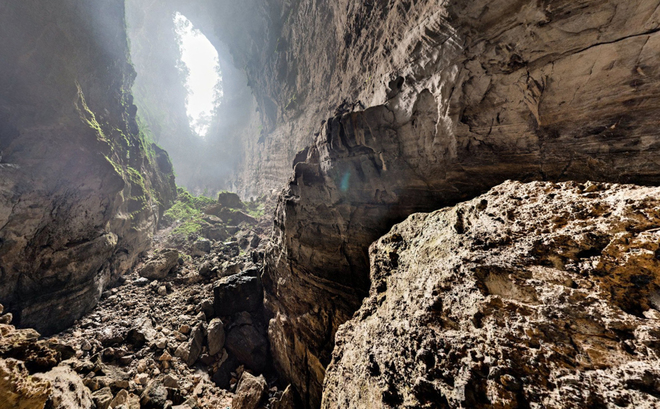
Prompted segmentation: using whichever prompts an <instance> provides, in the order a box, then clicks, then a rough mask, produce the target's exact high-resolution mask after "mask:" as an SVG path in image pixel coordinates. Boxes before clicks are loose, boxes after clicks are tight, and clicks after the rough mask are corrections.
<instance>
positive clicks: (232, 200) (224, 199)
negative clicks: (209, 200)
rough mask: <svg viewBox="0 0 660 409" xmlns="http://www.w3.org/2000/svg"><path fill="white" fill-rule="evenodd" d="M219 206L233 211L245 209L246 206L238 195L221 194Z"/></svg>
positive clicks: (219, 195) (219, 194)
mask: <svg viewBox="0 0 660 409" xmlns="http://www.w3.org/2000/svg"><path fill="white" fill-rule="evenodd" d="M218 204H219V205H221V206H224V207H229V208H231V209H245V204H243V202H242V201H241V198H240V197H239V196H238V195H237V194H236V193H231V192H220V193H218Z"/></svg>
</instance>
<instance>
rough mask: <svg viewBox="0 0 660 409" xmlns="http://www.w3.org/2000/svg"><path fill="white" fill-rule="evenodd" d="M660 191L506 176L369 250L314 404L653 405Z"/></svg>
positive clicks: (659, 372) (658, 340)
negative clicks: (365, 288)
mask: <svg viewBox="0 0 660 409" xmlns="http://www.w3.org/2000/svg"><path fill="white" fill-rule="evenodd" d="M659 194H660V189H658V188H642V187H636V186H630V185H610V184H591V183H586V184H577V183H574V182H569V183H560V184H555V183H540V182H534V183H529V184H521V183H518V182H507V183H504V184H503V185H500V186H497V187H496V188H494V189H492V190H491V191H490V192H489V193H487V194H485V195H483V196H481V197H478V198H476V199H474V200H472V201H470V202H465V203H462V204H459V205H457V206H455V207H453V208H446V209H443V210H439V211H436V212H434V213H430V214H421V213H420V214H414V215H412V216H410V217H409V218H408V219H407V220H406V221H405V222H403V223H401V224H398V225H396V226H395V227H394V228H392V230H391V231H390V232H389V233H388V234H387V235H385V236H383V237H382V238H380V239H379V240H378V241H377V242H376V243H374V244H373V245H372V246H371V248H370V258H371V281H372V285H371V289H370V294H369V297H368V298H367V299H366V300H365V302H364V304H363V306H362V307H361V308H360V310H359V311H358V312H357V314H356V315H355V317H354V318H353V319H352V320H350V321H349V322H348V323H346V324H345V325H343V326H342V327H341V328H340V330H339V331H338V333H337V347H336V349H335V351H334V353H333V361H332V364H331V365H330V367H329V368H328V373H327V376H326V380H325V388H324V395H323V405H322V407H324V408H336V407H343V408H344V407H345V408H363V407H370V408H389V407H401V408H413V407H414V408H425V407H428V408H431V407H433V408H437V407H448V408H449V407H450V408H459V407H471V408H492V407H497V408H520V407H535V406H543V407H575V408H587V407H624V408H642V407H644V408H646V407H648V408H650V407H657V406H658V405H660V399H658V383H657V381H656V380H657V379H658V376H660V368H658V366H657V361H656V358H655V356H657V354H658V352H659V350H660V300H659V299H658V294H660V292H659V291H660V261H659V259H658V256H657V255H658V254H659V252H660V248H659V243H660V232H659V231H658V227H657V226H658V225H660V217H659V215H658V213H657V208H658V206H659V205H660V200H658V197H660V196H659Z"/></svg>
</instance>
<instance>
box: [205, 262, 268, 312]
mask: <svg viewBox="0 0 660 409" xmlns="http://www.w3.org/2000/svg"><path fill="white" fill-rule="evenodd" d="M258 274H259V271H258V270H256V269H251V270H246V271H243V272H241V273H239V274H235V275H233V276H229V277H224V278H222V279H221V280H219V281H217V282H216V283H215V284H214V286H213V297H214V303H213V304H214V308H215V314H216V316H219V317H221V316H228V315H233V314H236V313H238V312H242V311H248V312H258V311H260V310H261V309H262V307H263V297H264V295H263V287H262V285H261V279H260V278H259V276H258Z"/></svg>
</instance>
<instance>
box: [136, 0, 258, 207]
mask: <svg viewBox="0 0 660 409" xmlns="http://www.w3.org/2000/svg"><path fill="white" fill-rule="evenodd" d="M205 17H206V16H205V15H204V14H203V13H199V12H198V11H195V9H194V8H191V7H187V6H186V5H185V4H180V3H176V2H174V3H172V2H153V1H148V0H129V1H127V2H126V25H127V32H128V38H129V43H130V56H131V62H132V64H133V67H134V69H135V72H136V77H135V81H134V83H133V87H132V94H133V97H134V103H135V105H136V106H137V108H138V110H137V117H138V122H139V125H140V128H141V130H142V131H143V132H144V133H145V134H146V135H147V136H148V137H149V138H150V139H151V140H152V141H153V142H155V143H156V144H158V145H159V146H160V147H161V148H163V149H164V150H166V151H167V152H168V154H169V156H170V159H171V160H172V164H173V166H174V169H175V172H176V184H177V185H178V186H180V187H184V188H186V189H187V190H188V191H189V192H190V193H192V194H193V195H196V196H199V195H205V196H209V197H214V196H215V195H216V194H217V193H218V192H220V191H223V190H229V191H236V190H237V183H236V182H235V174H236V172H237V169H238V168H239V166H240V164H241V162H242V161H243V160H244V158H243V155H242V152H243V151H244V149H243V144H244V143H245V142H244V139H245V135H246V134H251V133H256V132H257V130H258V129H259V125H260V124H259V117H258V113H257V111H256V102H255V101H254V97H253V95H252V91H251V89H250V87H249V86H248V81H247V77H246V75H245V73H244V72H243V71H242V70H241V69H240V68H238V67H236V63H235V61H234V58H233V56H232V54H231V52H230V50H229V47H228V45H227V44H225V42H224V39H223V38H221V37H219V35H218V33H217V32H216V31H215V29H214V28H213V25H212V24H211V23H209V21H207V20H206V19H205Z"/></svg>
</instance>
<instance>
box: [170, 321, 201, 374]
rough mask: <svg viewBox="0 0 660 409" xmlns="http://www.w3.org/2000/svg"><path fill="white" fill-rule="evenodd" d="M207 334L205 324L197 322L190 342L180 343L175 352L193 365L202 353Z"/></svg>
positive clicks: (188, 363) (189, 364)
mask: <svg viewBox="0 0 660 409" xmlns="http://www.w3.org/2000/svg"><path fill="white" fill-rule="evenodd" d="M205 335H206V330H205V328H204V324H203V323H199V324H197V325H196V326H195V328H194V329H193V331H192V334H191V335H190V339H189V340H188V342H186V343H183V344H181V345H179V347H178V348H177V349H176V351H175V352H174V355H175V356H177V357H179V358H181V359H182V360H183V361H184V362H185V363H186V364H187V365H188V366H190V367H192V366H193V365H195V362H197V359H198V358H199V355H200V354H201V353H202V347H203V343H204V337H205Z"/></svg>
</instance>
